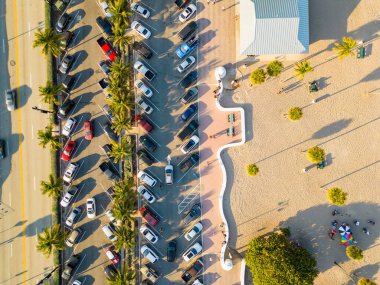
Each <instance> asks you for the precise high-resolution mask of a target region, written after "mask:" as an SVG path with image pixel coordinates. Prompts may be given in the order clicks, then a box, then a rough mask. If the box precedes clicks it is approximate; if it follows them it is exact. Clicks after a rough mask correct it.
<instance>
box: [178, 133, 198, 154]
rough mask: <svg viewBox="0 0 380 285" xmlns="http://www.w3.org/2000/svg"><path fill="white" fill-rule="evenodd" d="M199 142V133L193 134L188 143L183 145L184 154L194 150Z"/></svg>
mask: <svg viewBox="0 0 380 285" xmlns="http://www.w3.org/2000/svg"><path fill="white" fill-rule="evenodd" d="M198 143H199V137H198V136H197V135H193V136H192V137H191V138H190V139H189V140H188V141H187V142H186V143H184V144H183V145H182V147H181V151H182V152H183V153H184V154H187V153H189V152H190V151H192V150H193V149H194V148H195V147H196V146H197V145H198Z"/></svg>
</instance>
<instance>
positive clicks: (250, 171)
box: [247, 164, 259, 176]
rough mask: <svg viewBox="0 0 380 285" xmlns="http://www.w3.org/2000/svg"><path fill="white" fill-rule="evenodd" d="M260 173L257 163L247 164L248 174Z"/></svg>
mask: <svg viewBox="0 0 380 285" xmlns="http://www.w3.org/2000/svg"><path fill="white" fill-rule="evenodd" d="M258 173H259V168H258V167H257V166H256V164H248V165H247V174H248V175H249V176H255V175H257V174H258Z"/></svg>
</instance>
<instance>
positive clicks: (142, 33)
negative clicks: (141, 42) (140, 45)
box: [131, 21, 152, 39]
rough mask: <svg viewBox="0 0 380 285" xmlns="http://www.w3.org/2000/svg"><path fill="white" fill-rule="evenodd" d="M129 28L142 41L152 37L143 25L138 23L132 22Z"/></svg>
mask: <svg viewBox="0 0 380 285" xmlns="http://www.w3.org/2000/svg"><path fill="white" fill-rule="evenodd" d="M131 27H132V29H134V30H135V31H136V32H137V33H138V34H139V35H140V36H142V37H143V38H144V39H149V38H150V36H151V35H152V33H151V32H150V31H149V30H148V29H147V28H145V27H144V26H143V25H141V24H140V23H139V22H138V21H133V22H132V25H131Z"/></svg>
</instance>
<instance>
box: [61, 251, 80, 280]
mask: <svg viewBox="0 0 380 285" xmlns="http://www.w3.org/2000/svg"><path fill="white" fill-rule="evenodd" d="M78 263H79V257H78V255H75V254H74V255H72V256H71V257H70V259H69V260H68V261H67V264H66V266H65V268H64V270H63V272H62V275H61V277H62V279H64V280H70V279H71V277H72V276H73V271H74V269H75V267H76V266H77V265H78Z"/></svg>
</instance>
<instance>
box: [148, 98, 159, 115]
mask: <svg viewBox="0 0 380 285" xmlns="http://www.w3.org/2000/svg"><path fill="white" fill-rule="evenodd" d="M145 100H146V101H148V102H149V104H152V105H153V106H154V108H156V109H157V110H158V111H159V112H161V110H160V109H159V108H158V107H157V106H156V105H155V104H154V103H153V102H152V101H150V100H149V99H148V98H146V97H145Z"/></svg>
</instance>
